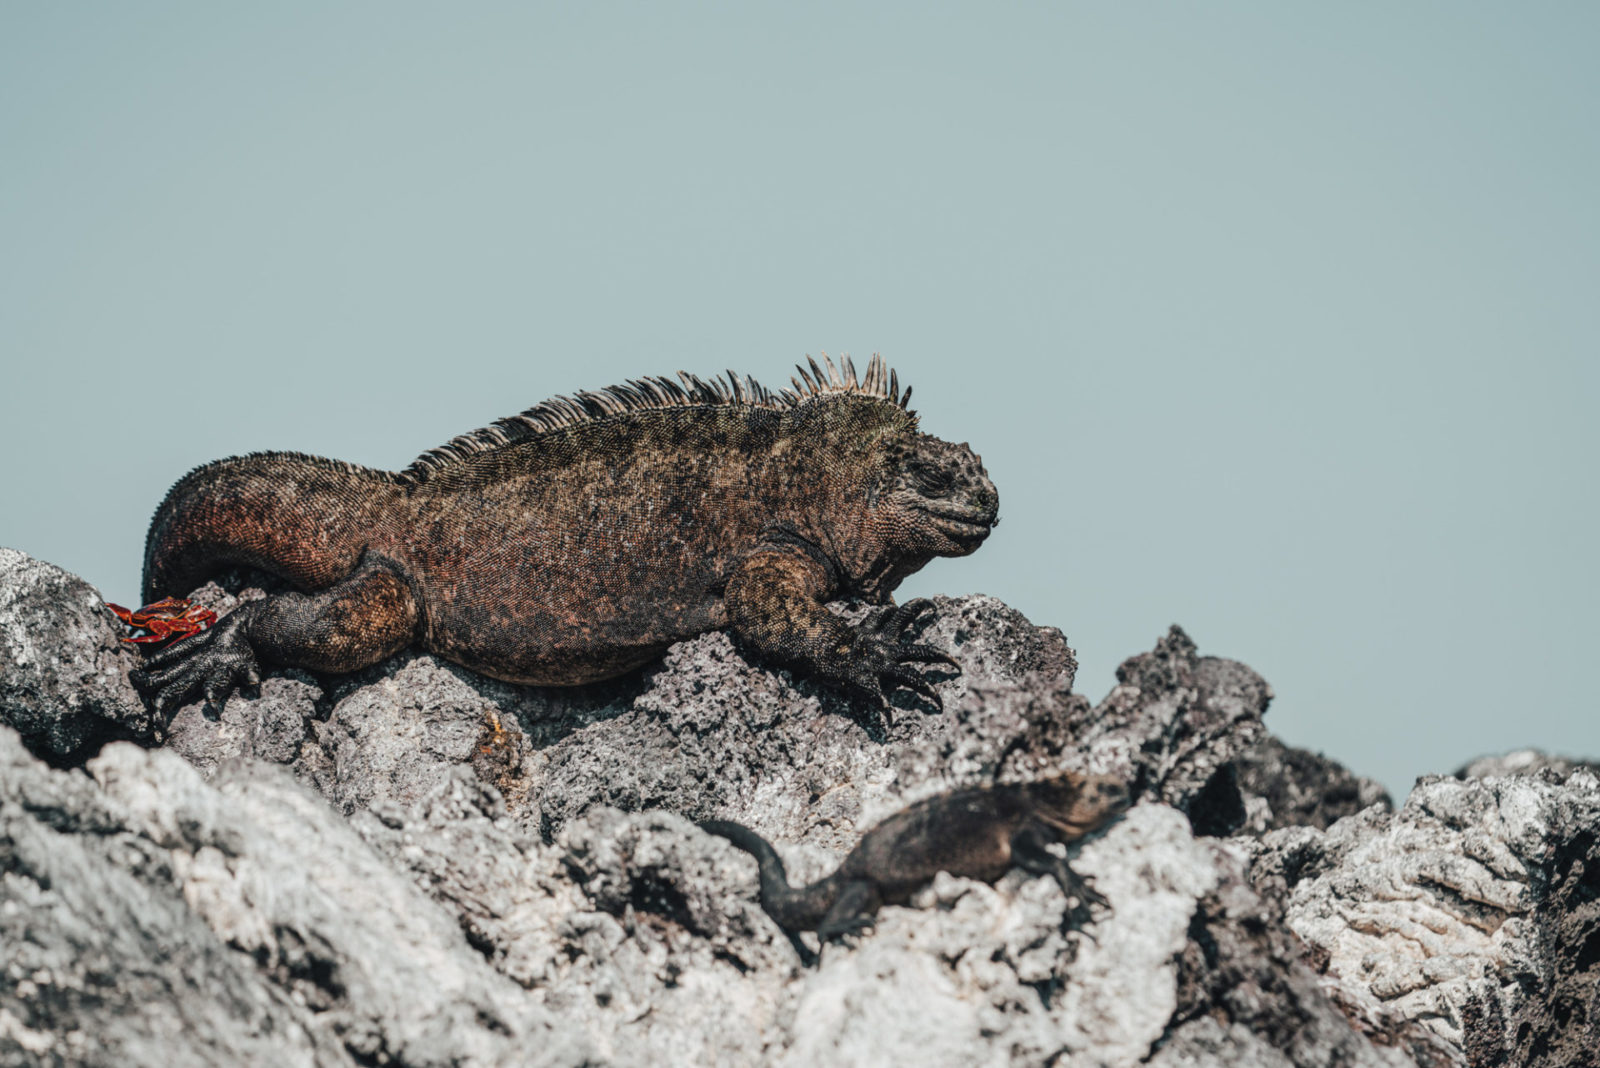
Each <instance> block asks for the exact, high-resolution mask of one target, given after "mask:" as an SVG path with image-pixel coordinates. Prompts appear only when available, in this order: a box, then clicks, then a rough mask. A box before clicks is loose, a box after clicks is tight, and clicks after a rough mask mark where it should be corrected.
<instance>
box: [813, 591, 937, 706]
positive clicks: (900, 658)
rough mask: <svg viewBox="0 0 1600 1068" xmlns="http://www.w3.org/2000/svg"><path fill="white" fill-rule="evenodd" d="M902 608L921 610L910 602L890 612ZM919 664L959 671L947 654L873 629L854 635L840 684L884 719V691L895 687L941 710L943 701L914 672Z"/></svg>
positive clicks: (875, 628)
mask: <svg viewBox="0 0 1600 1068" xmlns="http://www.w3.org/2000/svg"><path fill="white" fill-rule="evenodd" d="M903 608H909V609H911V610H912V611H913V612H919V611H921V609H920V608H919V607H918V606H917V605H916V603H915V602H912V603H910V604H907V605H903V606H902V607H901V608H897V609H894V610H893V612H900V611H901V610H902V609H903ZM880 622H881V621H880ZM900 622H901V621H895V622H894V623H893V626H891V627H890V628H888V629H889V630H895V629H898V628H899V627H900ZM919 665H920V666H924V667H925V666H928V665H935V666H939V667H950V668H954V669H955V670H956V671H957V672H958V673H959V672H960V670H961V668H960V665H958V664H957V663H956V662H955V661H954V660H953V659H951V658H950V656H949V655H947V654H946V653H944V652H942V651H941V650H938V649H935V648H934V647H933V646H931V645H920V644H917V643H914V642H904V641H900V640H896V639H894V638H890V637H888V636H886V635H885V634H884V633H880V631H879V628H877V627H874V628H872V629H867V630H863V631H861V632H859V633H858V634H857V636H856V640H855V644H854V647H853V648H852V649H851V652H850V660H849V663H848V664H847V665H846V672H847V674H846V676H845V678H844V679H843V680H842V681H844V682H845V683H846V684H848V686H849V687H850V688H851V689H853V690H855V691H857V692H858V693H861V694H863V695H865V696H866V697H868V698H870V699H871V700H873V701H874V702H875V703H876V704H877V705H878V707H879V708H880V709H882V710H883V711H884V713H885V716H886V717H887V715H888V708H889V703H888V700H887V697H888V691H890V690H893V689H895V688H900V689H904V690H909V691H911V692H912V693H913V694H915V695H916V696H917V697H918V698H919V699H920V700H921V701H923V702H924V703H926V704H928V705H931V706H932V707H933V708H934V709H935V710H937V711H940V712H942V711H944V702H943V700H941V699H940V697H939V691H938V690H936V689H935V688H934V686H933V683H932V682H930V681H929V680H928V679H927V678H925V677H924V676H923V674H922V672H921V671H919V670H917V667H918V666H919Z"/></svg>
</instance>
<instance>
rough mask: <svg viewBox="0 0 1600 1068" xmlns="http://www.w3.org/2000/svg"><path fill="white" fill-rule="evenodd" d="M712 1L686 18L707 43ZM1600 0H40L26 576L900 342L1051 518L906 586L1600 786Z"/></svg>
mask: <svg viewBox="0 0 1600 1068" xmlns="http://www.w3.org/2000/svg"><path fill="white" fill-rule="evenodd" d="M669 8H670V10H669ZM1597 41H1600V7H1596V6H1595V5H1591V4H1578V3H1573V4H1540V5H1531V6H1530V5H1512V4H1497V5H1479V4H1462V3H1449V4H1444V3H1438V4H1403V5H1395V4H1379V3H1343V4H1337V5H1319V6H1311V5H1298V4H1297V5H1286V4H1269V3H1256V4H1204V5H1201V4H1139V5H1132V4H1101V5H1095V6H1088V5H1081V4H1066V3H1055V4H1049V5H1037V6H1024V5H992V4H970V5H936V6H935V5H928V4H921V3H918V4H909V3H908V4H867V5H862V4H845V5H838V6H828V7H824V6H822V5H816V4H807V5H797V4H796V5H780V4H757V3H738V4H727V5H722V6H715V7H712V6H686V5H664V4H656V5H637V6H623V5H602V4H584V5H576V4H573V5H562V6H560V7H557V6H554V5H534V4H514V5H495V4H487V3H473V4H465V5H463V4H453V5H445V4H397V3H373V4H341V5H332V6H330V5H321V4H303V5H297V4H284V3H273V4H252V5H243V4H227V5H217V4H210V3H206V4H193V5H179V4H156V3H141V4H88V3H83V4H70V5H69V4H25V3H21V2H12V3H7V4H5V5H4V6H0V360H3V361H4V363H3V368H4V375H3V379H0V382H3V386H0V448H3V450H4V452H3V454H4V455H5V457H6V458H7V462H6V464H5V466H4V475H3V477H0V493H3V497H0V500H3V502H4V503H3V504H0V544H4V545H10V546H15V547H17V548H21V549H23V550H26V551H27V552H30V553H32V554H34V555H36V556H39V557H42V558H44V559H47V560H50V561H53V562H54V563H57V564H60V565H62V566H63V567H66V568H68V569H70V570H73V571H76V572H78V573H79V574H82V575H83V576H85V577H86V578H87V579H89V580H90V581H91V582H93V583H95V584H96V585H97V586H99V588H100V589H101V590H102V592H103V593H104V594H105V595H106V596H107V597H109V598H111V599H113V600H120V601H123V602H125V603H134V599H135V598H136V597H137V595H138V582H139V567H140V559H141V552H142V545H143V541H144V532H145V525H146V523H147V522H148V519H149V515H150V513H151V511H152V510H153V509H154V507H155V505H156V503H157V502H158V501H159V499H160V498H161V496H162V494H163V493H164V492H165V491H166V489H167V487H168V485H170V484H171V483H172V482H173V481H174V480H175V479H176V478H177V477H178V476H179V475H181V474H183V473H184V472H185V471H187V470H188V469H189V468H190V467H192V466H194V465H196V464H199V463H202V462H204V461H206V460H209V459H213V458H216V457H219V456H224V455H228V454H232V453H241V452H247V451H250V450H255V449H270V448H282V449H296V450H301V451H306V452H313V453H321V454H324V455H328V456H335V457H340V458H343V459H348V460H353V461H357V462H360V463H364V464H371V465H375V466H382V467H389V468H397V467H402V466H404V465H405V464H406V463H408V462H409V461H410V460H411V459H412V458H413V457H414V456H415V455H416V454H417V453H420V452H422V451H423V450H425V449H427V448H430V447H432V446H434V445H437V444H439V443H441V442H443V441H445V440H446V439H448V438H450V437H452V436H453V435H455V434H457V433H460V432H462V431H465V430H469V429H472V428H474V427H477V426H479V425H482V424H483V423H486V422H488V421H490V420H492V419H494V418H496V417H499V416H503V415H507V414H510V413H512V412H515V411H518V410H520V409H521V408H524V407H526V406H528V405H530V404H532V403H534V402H537V401H539V400H543V399H544V398H546V397H548V396H551V395H553V394H556V393H564V392H570V391H573V390H577V389H583V388H593V387H599V386H603V385H606V384H609V383H612V382H615V381H618V380H621V379H624V378H628V377H633V376H637V375H641V374H653V373H670V372H672V371H675V370H677V369H678V368H680V367H681V368H684V369H687V370H690V371H694V372H697V373H700V374H703V375H704V374H710V373H715V372H719V371H721V370H722V369H723V368H728V367H731V368H736V369H738V370H739V371H740V372H748V373H751V374H754V375H755V376H756V377H757V378H759V379H761V380H763V381H765V382H767V383H768V384H769V385H774V386H775V385H779V384H781V383H783V382H785V381H786V380H787V377H788V372H789V369H790V367H791V365H792V364H793V362H794V361H795V360H797V359H799V358H800V357H802V356H803V355H804V354H806V353H813V354H815V353H818V352H820V351H822V350H827V351H828V352H830V353H837V352H839V351H840V350H844V351H848V352H851V353H853V354H854V355H855V356H857V357H858V359H859V358H864V357H866V356H867V355H868V354H870V353H871V352H873V351H881V352H882V353H883V354H884V355H885V356H886V357H887V358H888V359H889V361H890V362H891V363H892V364H893V365H894V366H895V367H896V368H898V370H899V372H900V374H901V378H902V380H909V381H910V382H911V383H913V384H914V385H915V387H916V405H915V406H916V407H917V408H918V409H919V410H920V411H921V412H922V415H923V425H924V427H925V428H926V429H927V430H929V431H930V432H933V433H936V434H938V435H940V436H943V437H947V438H951V439H954V440H966V441H970V442H971V443H972V445H973V447H974V448H976V449H977V450H978V451H979V452H981V453H982V455H983V458H984V460H985V462H986V464H987V466H988V468H989V471H990V473H991V474H992V475H993V477H994V480H995V482H996V484H997V485H998V486H999V488H1000V494H1001V514H1002V516H1003V518H1004V520H1005V522H1004V524H1003V525H1002V526H1001V527H1000V529H999V530H998V531H997V532H996V534H995V536H994V537H993V538H991V539H990V542H989V543H988V544H987V545H986V546H985V547H984V548H983V549H982V550H980V551H979V552H978V554H977V555H975V556H973V557H970V558H968V559H963V560H955V561H948V560H945V561H936V562H935V563H933V564H932V565H930V566H929V567H928V568H927V569H926V570H925V571H923V572H922V573H921V574H920V575H918V576H916V577H914V578H913V579H912V580H911V581H910V582H908V583H907V585H906V586H905V587H903V590H904V593H905V594H906V595H917V594H928V593H934V592H949V593H963V592H970V591H984V592H988V593H992V594H995V595H996V596H999V597H1001V598H1003V599H1004V600H1006V601H1008V602H1010V603H1011V604H1013V605H1015V606H1016V607H1018V608H1019V609H1021V610H1022V611H1024V612H1026V613H1027V614H1028V615H1029V616H1030V617H1031V618H1032V619H1033V620H1035V621H1036V622H1040V623H1050V624H1054V625H1056V626H1059V627H1061V628H1062V629H1063V630H1064V631H1066V633H1067V635H1068V638H1069V640H1070V641H1071V643H1072V645H1073V646H1074V647H1075V648H1076V649H1077V650H1078V653H1079V657H1080V659H1081V660H1082V670H1081V672H1080V674H1079V689H1080V690H1082V691H1083V692H1085V693H1087V694H1089V695H1090V696H1091V697H1094V698H1096V699H1098V698H1099V697H1100V696H1101V695H1103V694H1104V692H1105V691H1106V690H1107V689H1108V688H1109V687H1110V686H1111V685H1112V683H1113V672H1114V671H1115V668H1116V666H1117V664H1118V663H1119V662H1120V661H1121V660H1122V659H1123V658H1124V657H1126V656H1129V655H1132V654H1134V653H1137V652H1140V651H1142V650H1145V649H1148V648H1150V646H1151V645H1152V644H1153V642H1154V641H1155V639H1156V638H1157V637H1159V636H1160V635H1161V634H1162V633H1163V632H1164V631H1165V629H1166V627H1167V626H1168V624H1170V623H1172V622H1179V623H1181V624H1182V625H1183V626H1184V627H1185V628H1187V629H1188V630H1189V632H1190V634H1191V635H1192V636H1193V637H1194V638H1195V640H1196V641H1197V642H1198V643H1199V645H1200V648H1201V650H1202V651H1203V652H1206V653H1213V654H1217V655H1222V656H1230V657H1235V658H1238V659H1240V660H1243V661H1245V662H1246V663H1248V664H1250V665H1251V666H1252V667H1254V668H1255V669H1256V670H1258V671H1260V672H1261V673H1262V674H1263V675H1265V676H1266V677H1267V679H1268V680H1269V681H1270V682H1271V683H1272V685H1273V687H1274V689H1275V690H1276V691H1277V694H1278V698H1277V701H1276V702H1275V703H1274V705H1273V708H1272V710H1271V712H1270V713H1269V715H1268V724H1269V726H1270V727H1272V728H1273V729H1274V730H1275V731H1276V732H1277V733H1278V734H1279V735H1281V736H1282V737H1283V738H1285V739H1286V740H1287V741H1289V742H1291V743H1293V744H1297V745H1304V746H1309V747H1312V748H1317V749H1321V750H1324V751H1326V752H1327V753H1329V754H1330V755H1332V756H1335V757H1337V758H1338V759H1340V760H1343V761H1345V762H1346V763H1348V764H1350V765H1351V766H1352V767H1354V768H1355V769H1356V770H1358V771H1360V772H1363V773H1365V774H1369V775H1373V776H1375V777H1378V778H1380V779H1382V780H1383V781H1384V782H1386V783H1387V784H1388V785H1389V787H1390V788H1391V789H1395V790H1398V791H1400V792H1401V793H1403V792H1404V791H1405V790H1406V789H1407V788H1408V787H1409V785H1410V782H1411V779H1412V777H1413V776H1415V775H1417V774H1421V773H1424V772H1430V771H1439V772H1443V771H1449V770H1451V769H1452V768H1454V767H1455V766H1456V765H1457V764H1459V763H1460V762H1462V761H1464V760H1466V759H1468V758H1470V757H1472V756H1475V755H1477V754H1480V753H1484V752H1489V751H1496V750H1503V749H1507V748H1512V747H1517V746H1524V745H1534V746H1542V747H1545V748H1549V749H1552V750H1556V751H1562V752H1567V753H1575V754H1580V755H1581V754H1588V755H1591V756H1595V755H1600V726H1597V722H1596V711H1597V710H1596V708H1595V706H1594V700H1593V696H1592V694H1593V691H1592V689H1591V688H1590V687H1591V686H1592V681H1591V679H1592V673H1593V662H1594V655H1595V653H1594V651H1595V649H1596V648H1597V647H1600V624H1597V618H1600V613H1597V611H1596V604H1595V602H1596V594H1597V592H1600V582H1597V579H1600V567H1597V564H1596V553H1595V548H1594V542H1595V524H1596V519H1597V516H1600V505H1597V478H1596V470H1595V468H1596V464H1595V460H1596V457H1597V456H1600V440H1597V439H1600V431H1597V428H1596V423H1597V421H1596V418H1595V409H1596V402H1597V400H1600V382H1597V379H1600V372H1597V367H1596V356H1597V352H1596V350H1597V341H1600V291H1597V290H1600V287H1597V280H1600V193H1597V191H1600V121H1597V120H1596V108H1597V105H1600V63H1596V61H1595V46H1596V42H1597Z"/></svg>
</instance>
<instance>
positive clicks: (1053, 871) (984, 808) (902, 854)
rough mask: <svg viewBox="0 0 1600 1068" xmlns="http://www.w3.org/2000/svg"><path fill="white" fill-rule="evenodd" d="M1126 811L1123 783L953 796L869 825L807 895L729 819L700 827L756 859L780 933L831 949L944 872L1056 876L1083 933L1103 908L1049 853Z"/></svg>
mask: <svg viewBox="0 0 1600 1068" xmlns="http://www.w3.org/2000/svg"><path fill="white" fill-rule="evenodd" d="M1127 807H1128V787H1127V784H1125V783H1124V782H1122V781H1121V780H1120V779H1114V778H1110V777H1107V776H1084V775H1077V774H1074V773H1071V772H1064V773H1061V774H1058V775H1054V776H1051V777H1049V778H1045V779H1039V780H1037V781H1035V782H1024V783H1012V784H1009V785H1003V786H983V787H973V788H968V789H964V790H952V791H950V792H948V793H942V794H936V795H935V796H933V797H929V798H926V799H924V800H922V801H919V802H917V803H916V804H914V805H911V806H910V807H908V808H905V809H902V810H901V811H899V812H897V813H895V814H894V815H893V816H890V817H889V818H888V819H886V820H884V821H883V822H882V823H880V824H878V825H877V826H875V827H873V828H872V829H871V830H869V831H868V832H867V833H866V834H864V835H863V836H862V838H861V841H860V842H858V843H856V847H855V848H854V849H852V850H851V851H850V855H849V856H847V857H845V858H844V863H842V864H840V865H839V868H838V870H837V871H835V872H834V873H833V874H832V875H829V876H827V877H826V878H824V879H819V880H818V881H817V882H814V883H812V884H811V885H810V886H803V887H791V886H790V885H789V879H788V876H787V874H785V872H784V868H783V860H782V859H781V858H780V857H779V856H778V853H777V851H776V850H775V849H773V848H772V845H771V843H769V842H768V841H767V840H766V839H765V838H762V837H761V836H760V835H759V834H757V833H756V832H754V831H752V830H750V828H748V827H745V826H743V825H741V824H738V823H730V822H727V821H723V820H712V821H709V822H706V823H702V824H700V827H701V829H702V830H704V831H707V832H708V833H710V834H714V835H717V836H718V837H720V838H726V839H727V840H728V841H730V842H732V843H733V844H734V845H736V846H738V847H739V848H740V849H742V850H744V851H745V852H746V853H749V854H751V855H752V856H754V857H755V858H756V864H757V866H758V867H759V869H760V873H761V907H762V908H763V909H765V910H766V911H767V914H768V915H769V916H771V917H772V918H773V919H774V920H775V921H777V924H778V926H780V927H782V928H784V930H786V931H788V932H790V933H791V934H792V933H793V932H795V931H816V932H817V935H818V936H819V937H820V938H821V939H822V940H823V941H825V942H826V941H828V940H830V939H833V938H837V937H839V936H841V935H844V934H850V933H852V932H855V931H858V930H861V929H862V928H865V927H870V926H872V925H873V922H874V919H873V917H874V916H875V915H876V914H877V911H878V909H879V907H880V906H882V905H895V904H903V903H904V902H905V901H906V900H907V899H908V898H909V897H910V896H911V895H912V893H914V892H915V891H916V890H917V889H918V888H919V887H921V886H923V885H924V884H926V883H927V882H929V881H930V880H932V879H933V877H934V876H935V875H937V874H939V873H940V872H941V871H947V872H949V873H950V874H951V875H959V876H962V877H964V878H968V879H980V880H982V881H983V882H986V883H992V882H994V881H995V880H996V879H998V878H1000V876H1002V875H1004V874H1005V873H1006V872H1007V871H1008V870H1010V869H1011V868H1012V867H1013V866H1015V867H1019V868H1022V869H1023V870H1024V871H1029V872H1033V873H1035V874H1037V875H1053V876H1055V878H1056V881H1057V882H1059V883H1060V884H1061V889H1062V890H1063V891H1064V892H1065V893H1066V895H1067V898H1068V912H1067V920H1068V922H1070V923H1071V924H1072V925H1073V926H1082V925H1083V924H1084V923H1085V922H1087V921H1088V919H1089V917H1090V912H1089V908H1090V906H1091V905H1099V906H1101V907H1105V906H1106V900H1105V898H1103V897H1101V896H1100V895H1099V894H1098V893H1096V892H1095V891H1094V890H1093V889H1092V888H1091V887H1090V886H1089V885H1088V883H1086V882H1085V881H1084V880H1083V878H1082V877H1081V876H1079V875H1078V874H1077V873H1076V872H1074V871H1073V870H1072V869H1071V868H1070V867H1068V866H1067V862H1066V860H1065V859H1064V858H1062V857H1058V856H1056V855H1055V854H1054V853H1051V852H1050V851H1049V849H1048V848H1046V847H1047V846H1048V845H1049V844H1050V843H1051V842H1072V841H1076V840H1077V839H1079V838H1082V837H1083V836H1084V835H1087V834H1091V833H1093V832H1094V831H1096V830H1098V829H1099V828H1101V827H1103V826H1104V825H1105V824H1107V823H1109V822H1110V821H1111V820H1112V819H1114V818H1115V817H1116V816H1118V815H1119V814H1120V813H1122V811H1123V810H1125V809H1126V808H1127ZM1073 899H1076V903H1075V904H1074V903H1073ZM802 955H803V954H802Z"/></svg>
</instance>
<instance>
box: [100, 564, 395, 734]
mask: <svg viewBox="0 0 1600 1068" xmlns="http://www.w3.org/2000/svg"><path fill="white" fill-rule="evenodd" d="M419 618H420V612H419V610H418V607H417V604H416V601H415V599H414V598H413V597H412V595H411V588H410V587H409V586H408V585H407V584H406V583H405V581H404V580H402V579H401V578H400V576H399V575H398V574H396V573H395V571H394V570H393V569H392V568H391V567H390V566H389V565H388V564H386V563H383V562H363V564H362V565H361V566H360V567H359V568H358V569H357V570H356V572H355V573H354V574H352V575H351V576H350V577H349V578H347V579H345V580H344V581H343V582H340V583H338V584H337V585H335V586H330V587H329V588H328V589H326V590H320V591H318V592H316V593H280V594H274V595H273V596H271V597H268V598H266V599H265V600H262V601H252V602H250V603H249V604H246V605H243V606H241V607H239V608H237V609H235V610H234V611H232V612H230V613H228V615H226V616H224V617H223V618H222V620H221V621H220V622H218V623H217V624H216V626H214V627H212V628H211V629H210V630H207V631H205V632H203V633H200V634H196V635H194V636H193V637H190V638H185V639H183V640H182V641H179V642H178V643H177V644H175V645H171V646H168V647H167V648H166V649H163V650H162V651H161V652H159V653H156V654H154V655H153V656H150V657H148V658H146V660H145V661H144V663H143V664H142V665H140V667H139V668H138V670H136V671H134V672H132V673H131V676H130V677H131V678H132V679H133V682H134V685H135V686H137V687H138V688H139V689H140V691H141V692H143V693H145V695H146V696H147V697H149V699H150V701H151V703H152V705H153V707H154V708H155V709H156V711H157V712H161V713H167V712H171V711H173V710H175V709H177V708H178V707H179V706H180V705H181V704H183V703H184V702H185V701H187V700H189V699H191V698H192V697H194V696H196V695H199V696H202V697H204V698H205V700H206V701H208V702H210V703H212V704H219V703H221V702H222V701H223V700H224V699H226V698H227V696H228V694H230V693H231V692H232V691H233V690H234V688H235V687H237V686H248V685H253V684H255V683H257V682H259V681H260V679H261V664H262V663H267V664H278V665H283V666H286V667H302V668H307V669H309V670H312V671H327V672H346V671H355V670H357V669H358V668H363V667H366V666H368V665H369V664H375V663H377V662H378V661H379V660H382V659H383V658H384V657H386V656H389V655H391V654H392V653H396V652H398V651H399V650H401V649H403V648H405V646H406V645H407V644H409V643H410V642H411V640H412V638H413V637H415V635H416V633H417V624H418V620H419Z"/></svg>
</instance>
